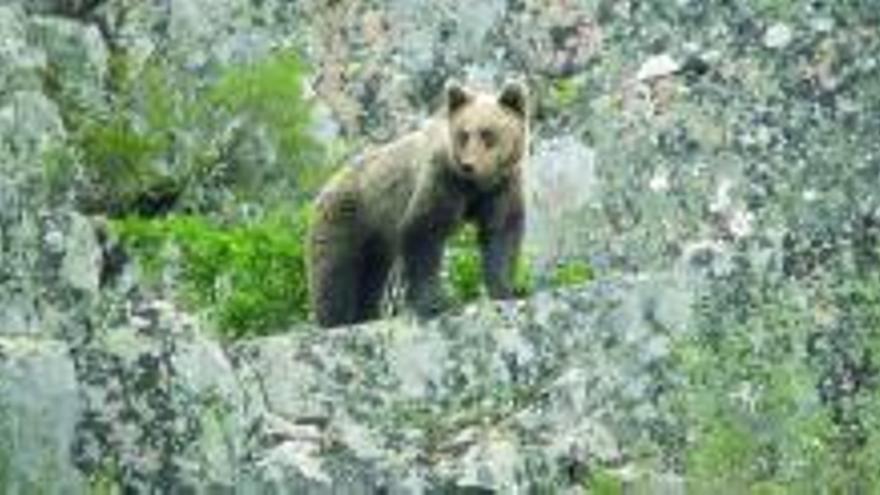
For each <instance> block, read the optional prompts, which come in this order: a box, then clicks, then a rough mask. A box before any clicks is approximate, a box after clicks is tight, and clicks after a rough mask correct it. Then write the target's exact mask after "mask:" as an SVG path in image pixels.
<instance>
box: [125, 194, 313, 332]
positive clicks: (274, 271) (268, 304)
mask: <svg viewBox="0 0 880 495" xmlns="http://www.w3.org/2000/svg"><path fill="white" fill-rule="evenodd" d="M307 217H308V212H307V210H304V211H303V212H300V213H299V214H297V215H294V216H292V217H291V216H290V215H277V216H275V217H270V218H268V219H266V220H264V221H261V222H257V223H254V224H251V225H233V226H225V225H220V224H217V223H215V222H212V221H209V220H207V219H205V218H202V217H197V216H170V217H167V218H164V219H142V218H126V219H123V220H118V221H116V222H114V224H113V227H114V230H115V232H116V233H117V234H118V235H119V237H120V239H121V240H122V242H123V244H124V245H125V246H126V247H127V248H128V249H129V250H130V251H131V252H133V253H134V254H135V255H136V256H137V258H138V259H139V260H140V262H141V266H142V268H143V269H144V272H145V274H146V275H147V276H148V277H149V278H152V279H153V280H154V281H158V277H161V276H162V275H163V274H164V273H166V270H169V269H172V270H176V271H177V272H178V273H177V274H176V276H177V277H179V279H180V289H181V290H180V292H181V295H182V296H183V299H184V300H185V301H186V302H188V303H189V304H191V305H193V306H194V307H197V308H201V309H207V311H208V313H209V314H210V316H211V317H212V318H213V319H214V320H215V322H216V327H217V328H218V330H219V332H220V334H221V335H222V336H223V337H227V338H241V337H249V336H256V335H265V334H269V333H273V332H277V331H281V330H284V329H286V327H288V326H289V325H290V324H293V323H296V322H299V321H304V320H305V319H306V318H307V316H308V304H307V284H306V270H305V259H304V252H303V242H302V239H303V238H304V236H305V228H306V222H307Z"/></svg>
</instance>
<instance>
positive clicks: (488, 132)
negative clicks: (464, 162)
mask: <svg viewBox="0 0 880 495" xmlns="http://www.w3.org/2000/svg"><path fill="white" fill-rule="evenodd" d="M480 139H481V140H482V141H483V144H484V145H486V147H487V148H491V147H493V146H495V143H496V142H498V135H497V134H495V131H493V130H492V129H482V130H480Z"/></svg>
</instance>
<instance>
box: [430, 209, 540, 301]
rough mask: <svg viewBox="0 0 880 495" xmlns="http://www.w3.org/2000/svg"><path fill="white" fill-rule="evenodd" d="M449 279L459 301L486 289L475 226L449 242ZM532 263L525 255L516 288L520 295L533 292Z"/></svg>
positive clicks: (474, 297) (458, 234)
mask: <svg viewBox="0 0 880 495" xmlns="http://www.w3.org/2000/svg"><path fill="white" fill-rule="evenodd" d="M445 262H446V266H447V273H446V280H447V283H448V284H449V286H450V287H451V289H452V294H453V297H454V298H455V300H456V301H457V302H458V303H467V302H471V301H474V300H476V299H478V298H479V297H480V295H481V294H482V291H483V285H484V284H483V268H482V260H481V258H480V250H479V244H478V242H477V231H476V229H475V228H474V227H473V226H470V225H468V226H466V227H464V228H462V229H461V230H460V231H459V232H458V233H457V234H456V235H455V237H453V239H452V241H451V242H450V243H449V248H448V249H447V252H446V260H445ZM530 271H531V270H530V269H529V263H528V260H527V259H526V257H525V256H521V257H520V259H519V264H518V266H517V267H516V273H515V274H514V281H513V285H514V291H515V292H516V293H517V294H520V295H526V294H529V293H531V292H532V289H533V285H532V278H531V274H530Z"/></svg>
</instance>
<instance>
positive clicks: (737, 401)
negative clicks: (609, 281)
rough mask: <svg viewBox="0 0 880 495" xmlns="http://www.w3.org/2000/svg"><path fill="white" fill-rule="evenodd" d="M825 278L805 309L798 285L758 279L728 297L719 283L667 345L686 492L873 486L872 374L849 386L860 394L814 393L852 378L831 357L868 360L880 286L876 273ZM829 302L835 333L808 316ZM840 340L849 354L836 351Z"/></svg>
mask: <svg viewBox="0 0 880 495" xmlns="http://www.w3.org/2000/svg"><path fill="white" fill-rule="evenodd" d="M838 277H840V278H838ZM829 278H830V280H827V281H823V283H822V284H819V283H817V285H816V287H815V288H814V289H813V290H814V291H816V292H814V293H812V294H811V295H810V297H811V298H814V299H813V300H812V301H809V300H804V299H803V295H804V290H803V287H801V286H792V285H786V284H781V285H770V284H762V283H761V282H760V281H758V279H759V277H758V276H757V275H756V276H754V278H752V279H749V280H746V281H745V282H744V283H741V284H730V282H729V281H725V284H728V285H729V286H730V288H728V289H726V290H728V291H729V292H728V293H726V294H725V293H722V291H723V290H725V289H724V288H723V286H722V285H719V286H718V287H717V288H716V289H715V290H713V294H712V298H708V299H707V300H709V301H713V300H714V301H715V302H714V303H710V304H708V305H706V304H707V303H706V302H705V301H703V302H701V306H698V309H699V313H700V318H699V324H698V326H699V329H700V331H699V332H697V335H696V336H693V335H692V334H689V335H688V336H683V337H681V338H680V339H679V340H678V341H677V342H676V343H675V344H674V345H673V348H674V349H676V354H677V356H678V361H677V365H678V366H677V367H678V369H679V370H681V371H683V372H684V373H685V376H686V381H685V383H686V386H684V387H682V389H681V390H680V391H679V392H678V393H679V394H680V395H679V397H678V400H677V401H676V402H677V406H676V407H677V409H676V410H675V411H673V412H674V414H676V415H677V416H679V417H680V418H681V421H682V423H683V425H685V428H686V431H687V434H686V437H687V438H688V441H687V443H686V444H685V445H684V446H683V448H682V449H681V452H680V453H681V454H683V467H684V474H685V479H686V482H687V484H688V486H689V488H691V490H692V491H694V492H697V493H706V492H711V491H718V490H722V491H724V490H729V491H731V492H735V493H768V494H770V493H876V492H877V490H878V488H880V475H878V471H877V462H878V460H880V400H878V399H877V397H876V382H875V380H876V373H877V372H876V370H870V369H869V370H862V371H861V372H860V373H865V374H866V375H865V376H862V377H860V378H855V377H850V378H849V379H851V380H853V381H854V383H855V382H856V380H858V381H860V382H861V383H862V384H863V385H861V386H855V387H845V388H844V389H842V390H837V391H835V392H833V393H832V394H831V395H828V391H827V389H826V395H825V397H824V398H823V397H822V396H821V395H820V393H819V392H820V390H821V389H823V387H829V386H832V387H833V386H834V383H835V381H836V380H830V379H829V378H830V377H832V376H838V378H846V375H847V374H848V373H850V371H847V370H846V369H845V367H843V366H842V363H841V362H840V361H839V360H840V359H843V360H844V363H847V362H849V363H852V362H858V360H861V359H868V362H870V361H871V360H872V359H874V358H872V357H871V356H876V354H874V353H875V352H876V351H877V350H878V347H877V346H878V344H880V335H878V330H880V326H878V324H880V305H878V304H877V302H878V301H880V283H878V279H877V274H859V275H853V276H851V277H847V276H843V277H841V275H840V274H835V275H833V276H830V277H829ZM841 279H842V280H841ZM847 279H848V280H847ZM825 283H827V284H828V285H827V286H823V284H825ZM734 297H735V298H736V299H735V300H736V301H737V302H738V304H737V306H736V307H735V308H732V307H730V306H726V307H727V311H724V310H723V308H724V307H725V306H724V305H723V304H722V303H726V302H727V303H729V301H731V300H733V299H731V298H734ZM832 301H833V303H832ZM716 304H717V305H716ZM829 304H834V305H835V306H836V307H837V308H838V309H839V311H840V313H838V315H837V318H838V321H837V322H836V323H835V324H834V325H835V326H836V328H835V329H834V330H830V329H829V328H822V327H820V326H818V325H817V322H816V320H815V315H816V314H817V311H816V310H817V309H819V308H820V307H826V306H827V305H829ZM826 324H827V323H826ZM835 341H836V343H832V342H835ZM842 342H845V343H846V344H845V346H846V347H843V348H841V347H838V346H840V345H841V343H842ZM839 352H843V353H844V356H841V355H840V354H838V353H839ZM844 366H846V365H844ZM849 366H851V364H850V365H849ZM841 375H843V376H841ZM836 394H840V395H836Z"/></svg>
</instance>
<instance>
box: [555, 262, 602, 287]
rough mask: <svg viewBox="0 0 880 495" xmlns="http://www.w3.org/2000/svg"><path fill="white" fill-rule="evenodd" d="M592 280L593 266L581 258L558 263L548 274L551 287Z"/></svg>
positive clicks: (579, 283)
mask: <svg viewBox="0 0 880 495" xmlns="http://www.w3.org/2000/svg"><path fill="white" fill-rule="evenodd" d="M590 280H593V268H592V267H591V266H590V265H589V264H588V263H587V262H585V261H583V260H572V261H570V262H567V263H560V264H558V265H557V266H556V268H555V269H554V270H553V272H552V274H551V276H550V285H551V286H552V287H569V286H573V285H581V284H585V283H587V282H589V281H590Z"/></svg>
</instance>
